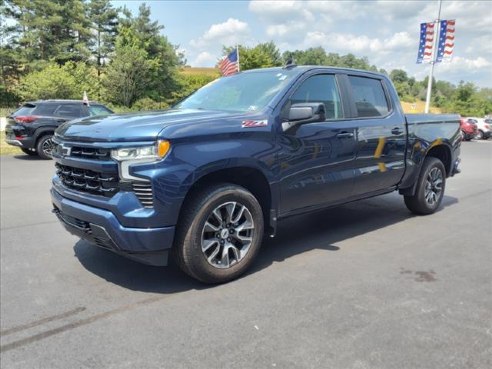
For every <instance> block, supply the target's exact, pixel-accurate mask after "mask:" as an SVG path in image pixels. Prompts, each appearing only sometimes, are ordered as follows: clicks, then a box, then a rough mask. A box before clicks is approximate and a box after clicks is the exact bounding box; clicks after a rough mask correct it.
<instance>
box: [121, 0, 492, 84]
mask: <svg viewBox="0 0 492 369" xmlns="http://www.w3.org/2000/svg"><path fill="white" fill-rule="evenodd" d="M141 3H142V1H113V4H114V5H115V6H123V5H126V7H127V8H129V9H130V10H131V11H132V12H133V13H134V14H137V12H138V7H139V5H140V4H141ZM146 3H147V4H148V5H150V7H151V12H152V18H153V19H154V20H158V21H159V23H160V24H162V25H164V26H165V29H164V30H163V34H164V35H166V36H167V37H168V39H169V41H170V42H172V43H173V44H177V45H179V47H180V49H181V50H182V51H184V52H185V55H186V59H187V63H188V64H189V65H191V66H196V67H198V66H213V65H214V64H215V63H216V61H217V59H219V58H220V57H221V56H222V55H221V51H222V46H223V45H228V46H229V45H234V44H236V43H240V44H244V45H248V46H254V45H256V44H258V43H260V42H268V41H274V42H275V43H276V44H277V46H278V47H279V48H280V50H281V51H285V50H295V49H300V50H303V49H307V48H309V47H317V46H322V47H324V48H325V50H326V51H327V52H337V53H339V54H347V53H353V54H355V55H356V56H359V57H362V56H365V57H367V58H368V59H369V61H370V63H371V64H375V65H376V66H378V67H379V68H385V69H386V70H388V71H390V70H392V69H396V68H398V69H404V70H406V71H407V72H408V74H409V75H410V76H414V77H416V78H417V79H423V78H424V77H425V76H426V75H428V73H429V65H417V64H415V60H416V56H417V47H418V42H419V39H418V37H419V24H420V23H421V22H430V21H432V20H434V19H435V18H436V17H437V11H438V1H437V0H429V1H388V0H385V1H205V0H204V1H185V0H183V1H157V0H154V1H147V2H146ZM441 19H456V39H455V49H454V56H453V60H452V61H451V62H450V63H446V64H444V63H441V64H437V66H436V68H435V72H434V76H435V77H436V78H437V79H442V80H447V81H450V82H452V83H455V84H457V83H458V82H459V81H460V80H465V81H471V82H474V83H476V84H477V85H478V86H481V87H492V1H470V0H468V1H446V0H444V1H443V3H442V12H441Z"/></svg>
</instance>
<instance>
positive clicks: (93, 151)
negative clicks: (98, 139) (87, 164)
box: [70, 146, 111, 160]
mask: <svg viewBox="0 0 492 369" xmlns="http://www.w3.org/2000/svg"><path fill="white" fill-rule="evenodd" d="M70 156H75V157H79V158H84V159H96V160H109V159H110V156H111V150H109V149H100V148H92V147H77V146H74V147H72V148H71V152H70Z"/></svg>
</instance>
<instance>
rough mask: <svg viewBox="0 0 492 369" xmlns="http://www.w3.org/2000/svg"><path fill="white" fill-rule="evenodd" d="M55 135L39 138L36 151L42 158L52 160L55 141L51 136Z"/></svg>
mask: <svg viewBox="0 0 492 369" xmlns="http://www.w3.org/2000/svg"><path fill="white" fill-rule="evenodd" d="M52 137H53V135H51V134H48V135H44V136H42V137H41V138H39V139H38V142H37V144H36V151H37V153H38V155H39V157H40V158H41V159H45V160H51V159H52V158H51V150H52V149H53V142H52V141H51V138H52Z"/></svg>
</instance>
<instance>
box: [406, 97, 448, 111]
mask: <svg viewBox="0 0 492 369" xmlns="http://www.w3.org/2000/svg"><path fill="white" fill-rule="evenodd" d="M401 106H402V108H403V111H404V112H405V114H413V113H423V112H424V110H425V101H420V100H419V101H416V102H414V103H409V102H405V101H402V102H401ZM429 110H430V112H429V113H432V114H440V113H441V110H440V109H439V108H435V107H433V106H431V107H430V109H429Z"/></svg>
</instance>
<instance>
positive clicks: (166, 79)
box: [116, 4, 184, 101]
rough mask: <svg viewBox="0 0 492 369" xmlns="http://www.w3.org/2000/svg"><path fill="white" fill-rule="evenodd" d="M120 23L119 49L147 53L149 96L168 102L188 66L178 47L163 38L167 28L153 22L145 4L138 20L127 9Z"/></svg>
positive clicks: (117, 42)
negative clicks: (181, 72)
mask: <svg viewBox="0 0 492 369" xmlns="http://www.w3.org/2000/svg"><path fill="white" fill-rule="evenodd" d="M123 14H124V17H123V18H121V19H120V27H119V30H118V31H119V34H118V37H117V41H116V47H117V48H118V47H120V48H121V47H126V46H128V47H130V48H131V49H134V50H137V49H138V50H143V51H145V53H146V60H148V61H150V64H149V65H151V66H152V68H151V69H150V70H148V71H147V72H148V73H150V74H151V75H150V77H149V78H147V89H146V94H145V95H146V96H147V97H151V98H152V99H154V100H157V101H161V100H165V99H168V98H169V97H170V95H171V93H172V92H173V91H175V90H176V88H177V86H178V85H177V81H176V78H177V70H178V67H180V66H182V65H184V59H183V55H181V54H179V53H178V52H177V49H178V46H176V45H173V44H171V43H170V42H169V41H168V39H167V38H166V37H165V36H163V35H162V34H161V31H162V30H163V29H164V26H162V25H159V24H158V22H157V21H154V22H152V21H151V20H150V8H149V7H148V6H147V5H145V4H142V5H140V7H139V13H138V16H136V17H133V16H132V15H131V13H130V12H129V11H128V10H126V9H124V10H123Z"/></svg>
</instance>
